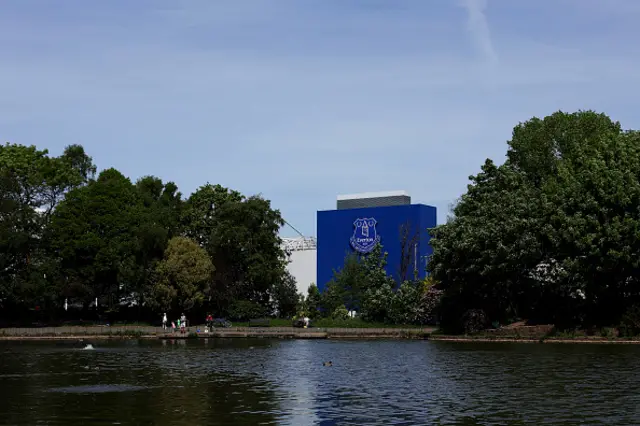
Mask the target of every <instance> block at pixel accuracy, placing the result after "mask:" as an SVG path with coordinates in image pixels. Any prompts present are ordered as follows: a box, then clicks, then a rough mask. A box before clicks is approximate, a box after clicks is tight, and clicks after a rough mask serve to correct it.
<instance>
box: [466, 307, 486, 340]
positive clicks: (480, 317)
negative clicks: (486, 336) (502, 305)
mask: <svg viewBox="0 0 640 426" xmlns="http://www.w3.org/2000/svg"><path fill="white" fill-rule="evenodd" d="M488 325H489V319H488V318H487V315H486V314H485V313H484V311H483V310H481V309H469V310H468V311H467V312H465V313H464V314H463V315H462V326H463V328H464V332H465V333H466V334H473V333H477V332H479V331H482V330H484V329H485V328H487V326H488Z"/></svg>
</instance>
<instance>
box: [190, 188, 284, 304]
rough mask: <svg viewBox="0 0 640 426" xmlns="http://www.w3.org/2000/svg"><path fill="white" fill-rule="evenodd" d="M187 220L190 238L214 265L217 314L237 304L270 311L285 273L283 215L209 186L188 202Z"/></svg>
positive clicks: (256, 200)
mask: <svg viewBox="0 0 640 426" xmlns="http://www.w3.org/2000/svg"><path fill="white" fill-rule="evenodd" d="M183 220H184V224H185V230H186V234H187V236H189V237H190V238H193V239H194V240H195V241H197V242H198V243H199V244H200V245H201V246H202V247H204V248H205V250H207V252H208V253H209V255H210V256H211V259H212V261H213V264H214V266H215V273H214V277H213V282H212V286H211V288H210V293H209V297H210V298H211V300H212V301H213V303H215V304H216V305H217V307H218V310H220V311H224V310H225V307H226V306H228V305H229V303H230V302H231V301H233V300H247V301H251V302H254V303H257V304H259V305H261V306H267V305H268V304H269V297H270V290H271V288H272V286H273V284H274V283H277V282H279V281H280V280H282V279H283V275H284V273H285V271H286V262H287V260H286V256H285V253H284V251H283V249H282V247H281V240H280V237H279V236H278V232H279V230H280V228H281V227H282V226H283V225H284V221H283V220H282V217H281V216H280V212H279V211H278V210H273V209H272V208H271V204H270V202H269V201H268V200H265V199H263V198H261V197H259V196H252V197H245V196H243V195H242V194H240V193H239V192H237V191H233V190H230V189H227V188H224V187H222V186H220V185H210V184H207V185H204V186H202V187H200V188H199V189H198V190H197V191H196V192H195V193H193V194H192V195H191V196H190V197H189V199H188V200H187V202H186V205H185V207H184V213H183Z"/></svg>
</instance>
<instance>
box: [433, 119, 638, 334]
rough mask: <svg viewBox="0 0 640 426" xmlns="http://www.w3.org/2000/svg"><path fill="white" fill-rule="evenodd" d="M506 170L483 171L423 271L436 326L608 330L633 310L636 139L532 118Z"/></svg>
mask: <svg viewBox="0 0 640 426" xmlns="http://www.w3.org/2000/svg"><path fill="white" fill-rule="evenodd" d="M508 145H509V146H508V151H507V161H506V162H505V163H504V164H503V165H501V166H496V165H494V164H493V162H492V161H491V160H487V161H486V162H485V165H484V166H483V168H482V171H481V173H479V174H478V175H477V176H473V177H471V184H470V185H469V187H468V191H467V193H466V194H464V195H463V196H462V197H461V199H460V200H459V202H458V204H457V205H456V206H455V208H454V210H453V213H454V218H453V219H452V220H451V221H449V222H448V223H447V224H445V225H442V226H439V227H437V228H436V229H434V230H431V231H430V232H431V235H432V239H431V243H432V245H433V248H434V256H433V258H432V260H431V262H430V263H429V270H430V271H431V272H432V274H433V276H434V278H435V279H436V280H438V281H439V282H440V284H439V286H440V287H441V288H442V289H443V290H444V296H443V299H442V311H443V315H444V316H443V318H442V319H443V322H444V323H445V325H446V324H449V325H451V324H454V323H456V322H457V323H458V325H460V321H461V318H462V317H463V316H465V315H466V317H469V315H470V314H465V312H467V311H469V312H473V315H475V317H478V318H479V317H480V316H483V315H485V314H486V316H487V317H488V319H489V320H491V321H500V322H508V321H511V320H514V319H516V318H518V317H524V318H529V319H532V320H534V321H553V322H554V323H556V324H560V325H580V324H583V323H584V321H586V322H594V321H600V322H602V321H605V322H608V323H609V324H611V323H615V322H616V321H618V320H619V318H620V315H621V311H624V310H625V309H627V308H629V307H630V306H631V305H632V304H633V303H637V301H638V300H639V294H640V293H639V291H640V286H639V285H638V284H637V283H638V280H639V279H640V276H639V273H638V272H637V271H639V270H640V269H639V268H638V266H640V265H638V259H639V258H640V247H639V245H638V243H637V241H638V238H637V235H638V233H637V229H640V212H639V211H638V209H637V206H638V205H640V185H639V182H638V177H639V176H640V139H639V137H638V133H636V132H623V131H622V130H621V126H620V124H619V123H616V122H613V121H611V119H609V117H607V116H606V115H604V114H596V113H594V112H591V111H581V112H577V113H574V114H566V113H563V112H558V113H555V114H553V115H551V116H549V117H545V118H544V119H538V118H533V119H531V120H529V121H527V122H525V123H521V124H519V125H518V126H516V128H515V129H514V131H513V137H512V140H511V141H509V143H508Z"/></svg>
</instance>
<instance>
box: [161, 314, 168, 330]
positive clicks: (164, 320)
mask: <svg viewBox="0 0 640 426" xmlns="http://www.w3.org/2000/svg"><path fill="white" fill-rule="evenodd" d="M162 329H163V330H166V329H167V313H166V312H165V313H164V315H163V316H162Z"/></svg>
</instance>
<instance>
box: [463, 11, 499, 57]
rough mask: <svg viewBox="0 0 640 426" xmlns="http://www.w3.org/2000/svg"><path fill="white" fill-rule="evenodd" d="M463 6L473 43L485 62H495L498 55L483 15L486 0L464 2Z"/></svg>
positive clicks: (485, 17)
mask: <svg viewBox="0 0 640 426" xmlns="http://www.w3.org/2000/svg"><path fill="white" fill-rule="evenodd" d="M463 4H464V7H465V9H466V10H467V28H468V30H469V32H470V33H471V37H472V40H473V43H474V44H475V45H476V48H477V49H478V50H479V52H480V53H481V54H482V55H483V57H484V58H485V59H486V60H487V61H489V62H496V61H497V60H498V55H497V54H496V51H495V48H494V47H493V43H492V41H491V32H490V31H489V22H488V21H487V16H486V14H485V9H486V8H487V0H464V3H463Z"/></svg>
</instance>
